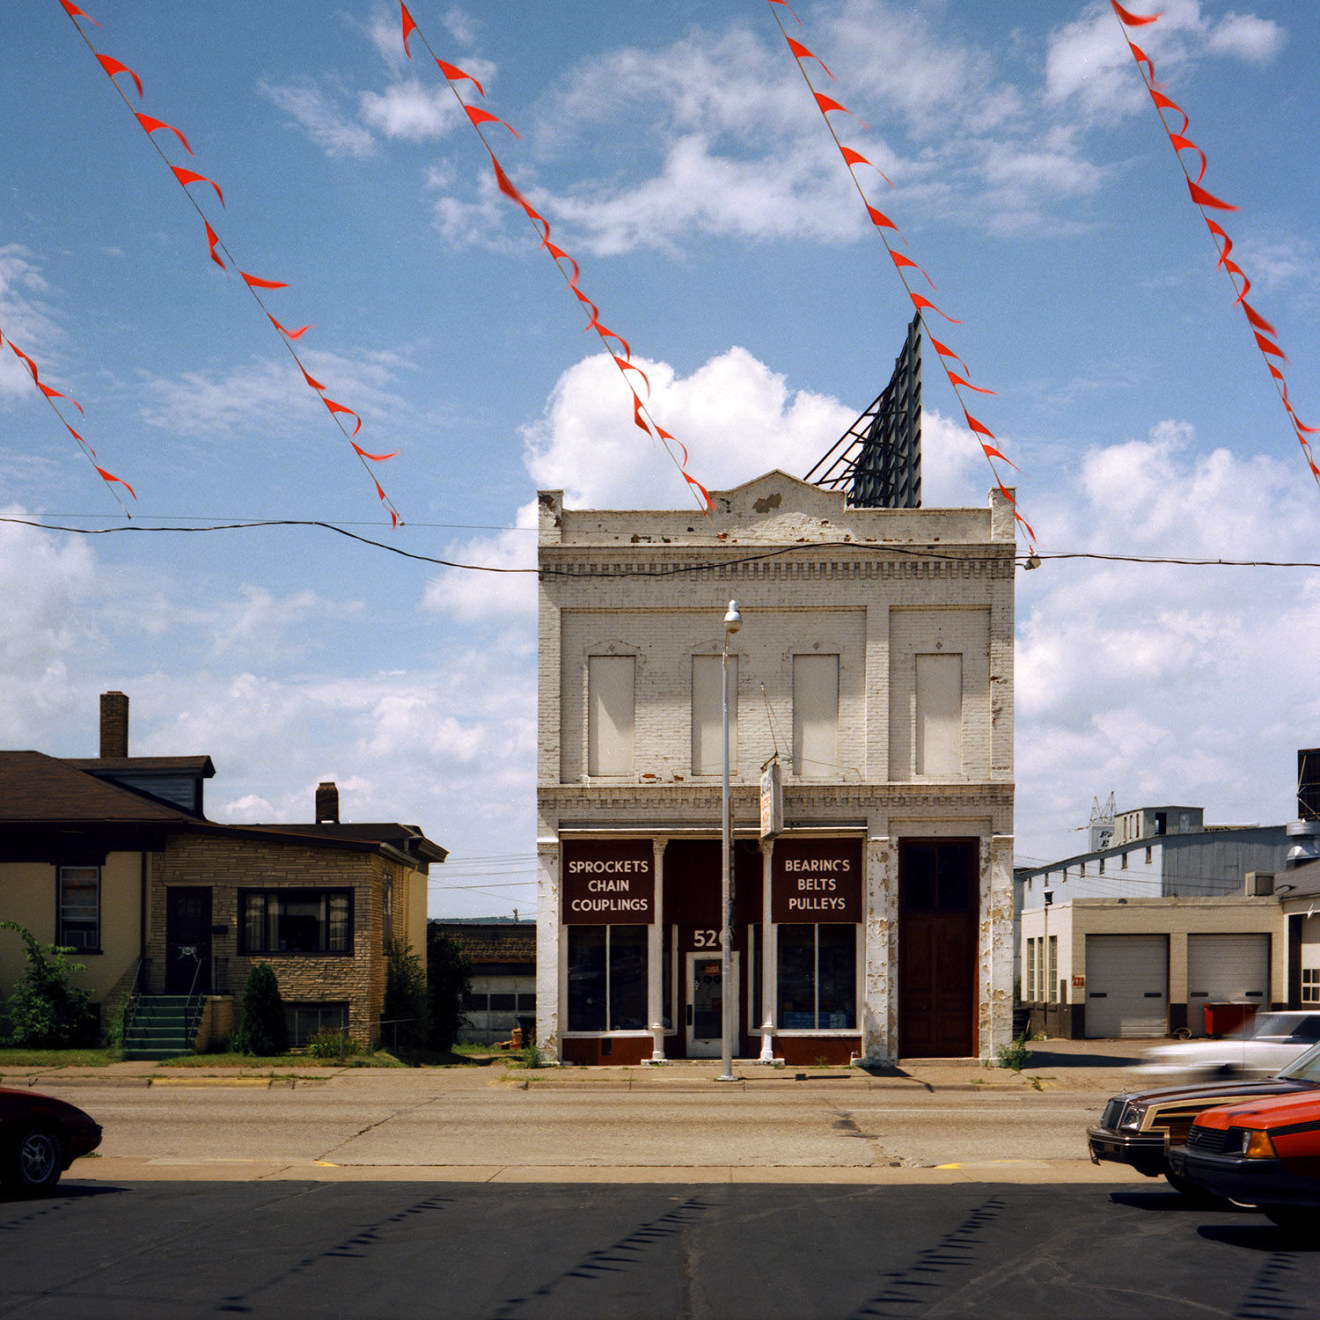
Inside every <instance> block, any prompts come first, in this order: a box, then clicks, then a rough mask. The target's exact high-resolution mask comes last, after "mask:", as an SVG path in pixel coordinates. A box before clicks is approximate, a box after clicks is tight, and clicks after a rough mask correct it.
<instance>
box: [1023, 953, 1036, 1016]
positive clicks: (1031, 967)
mask: <svg viewBox="0 0 1320 1320" xmlns="http://www.w3.org/2000/svg"><path fill="white" fill-rule="evenodd" d="M1024 997H1025V999H1026V1001H1027V1003H1029V1004H1034V1003H1035V1002H1036V941H1035V940H1034V939H1029V940H1028V941H1027V993H1026V995H1025V996H1024Z"/></svg>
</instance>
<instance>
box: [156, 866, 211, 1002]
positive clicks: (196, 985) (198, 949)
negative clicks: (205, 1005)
mask: <svg viewBox="0 0 1320 1320" xmlns="http://www.w3.org/2000/svg"><path fill="white" fill-rule="evenodd" d="M210 992H211V891H210V890H209V889H192V888H188V889H168V890H166V899H165V993H166V994H167V995H187V994H210Z"/></svg>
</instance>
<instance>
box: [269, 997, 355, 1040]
mask: <svg viewBox="0 0 1320 1320" xmlns="http://www.w3.org/2000/svg"><path fill="white" fill-rule="evenodd" d="M284 1022H285V1025H286V1026H287V1027H288V1028H289V1044H290V1045H294V1046H299V1045H306V1044H307V1042H308V1041H309V1040H311V1038H312V1037H313V1036H319V1035H320V1034H321V1032H323V1031H339V1032H342V1031H344V1030H345V1029H346V1028H347V1026H348V1004H347V1003H346V1002H342V1001H341V1002H338V1003H329V1004H290V1003H286V1004H285V1005H284Z"/></svg>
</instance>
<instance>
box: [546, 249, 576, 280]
mask: <svg viewBox="0 0 1320 1320" xmlns="http://www.w3.org/2000/svg"><path fill="white" fill-rule="evenodd" d="M545 246H546V249H547V250H548V251H549V253H550V255H551V256H552V257H554V259H555V260H556V261H566V262H568V264H569V265H570V266H572V267H573V274H572V277H571V278H570V279H569V281H568V282H569V283H570V284H576V283H577V282H578V280H579V279H580V278H581V277H582V270H581V268H580V267H579V266H578V264H577V262H576V261H574V260H573V258H572V257H570V256H569V255H568V253H567V252H565V251H564V249H563V248H561V247H556V246H555V244H553V243H551V242H550V241H549V240H548V239H547V240H546V244H545Z"/></svg>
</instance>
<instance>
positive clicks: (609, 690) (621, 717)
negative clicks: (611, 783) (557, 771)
mask: <svg viewBox="0 0 1320 1320" xmlns="http://www.w3.org/2000/svg"><path fill="white" fill-rule="evenodd" d="M636 681H637V660H636V658H635V657H633V656H631V655H593V656H588V657H587V773H588V774H591V775H630V774H632V771H633V717H634V714H635V710H636Z"/></svg>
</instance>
